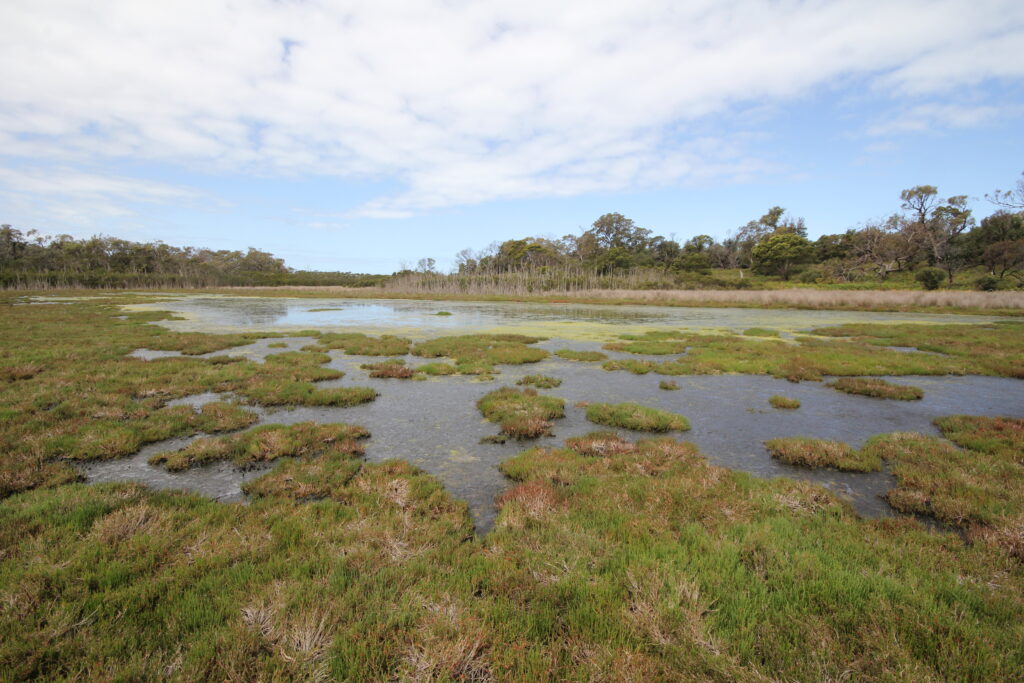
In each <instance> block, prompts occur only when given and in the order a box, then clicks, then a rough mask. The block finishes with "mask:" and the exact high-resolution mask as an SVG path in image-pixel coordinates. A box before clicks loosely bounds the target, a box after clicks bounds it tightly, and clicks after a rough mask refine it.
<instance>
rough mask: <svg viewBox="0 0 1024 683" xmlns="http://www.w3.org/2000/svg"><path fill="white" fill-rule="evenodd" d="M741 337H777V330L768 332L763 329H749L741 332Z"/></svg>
mask: <svg viewBox="0 0 1024 683" xmlns="http://www.w3.org/2000/svg"><path fill="white" fill-rule="evenodd" d="M743 335H744V336H746V337H778V336H779V331H778V330H769V329H767V328H764V327H751V328H748V329H746V330H743Z"/></svg>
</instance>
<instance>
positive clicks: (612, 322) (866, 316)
mask: <svg viewBox="0 0 1024 683" xmlns="http://www.w3.org/2000/svg"><path fill="white" fill-rule="evenodd" d="M126 308H129V309H130V310H147V311H155V310H163V311H172V312H174V313H175V314H177V315H179V316H181V317H183V318H185V319H184V320H168V321H161V322H160V323H159V324H161V325H164V326H166V327H168V328H170V329H174V330H181V331H186V330H188V331H199V332H232V331H252V329H253V328H259V329H261V330H268V331H271V330H272V331H285V332H295V331H298V330H304V329H318V330H333V331H337V330H354V331H360V332H367V333H371V334H381V333H386V334H402V335H405V336H409V337H412V338H416V339H422V338H425V337H435V336H438V335H443V334H467V333H472V332H481V331H494V330H502V331H513V332H514V331H518V332H523V333H526V334H538V335H541V336H547V337H561V338H570V339H591V340H595V339H607V338H609V337H611V336H614V335H618V334H622V333H624V332H632V331H639V330H646V329H650V328H652V327H669V328H674V329H688V330H707V329H720V330H730V331H736V330H745V329H747V328H750V327H768V328H772V329H777V330H782V331H794V330H806V329H809V328H812V327H818V326H824V325H839V324H843V323H862V322H932V323H937V322H960V323H972V322H988V321H993V320H998V318H996V317H992V316H965V315H944V314H933V313H875V312H863V311H816V310H792V309H764V308H685V307H674V306H611V305H598V304H571V303H569V304H537V303H514V302H475V301H412V300H402V299H379V300H375V299H285V298H259V297H224V296H210V295H197V296H184V297H181V298H179V299H176V300H174V301H164V302H161V303H153V304H138V305H133V306H129V307H126ZM321 308H322V309H329V310H322V311H316V310H314V309H321ZM440 311H448V312H450V313H451V314H452V315H450V316H439V315H437V313H438V312H440Z"/></svg>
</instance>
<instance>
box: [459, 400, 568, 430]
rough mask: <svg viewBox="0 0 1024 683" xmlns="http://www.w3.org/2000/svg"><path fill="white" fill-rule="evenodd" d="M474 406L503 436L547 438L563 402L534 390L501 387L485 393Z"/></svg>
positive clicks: (561, 411) (558, 416) (563, 411)
mask: <svg viewBox="0 0 1024 683" xmlns="http://www.w3.org/2000/svg"><path fill="white" fill-rule="evenodd" d="M476 405H477V408H479V410H480V413H481V414H482V415H483V416H484V417H485V418H487V419H488V420H490V421H491V422H494V423H497V424H498V425H500V427H501V433H502V434H503V435H504V436H507V437H511V438H513V439H535V438H537V437H539V436H546V435H550V434H551V427H552V423H551V420H555V419H558V418H561V417H565V401H563V400H562V399H560V398H555V397H554V396H542V395H540V394H538V393H537V392H536V390H534V389H513V388H511V387H504V388H502V389H498V390H496V391H492V392H490V393H489V394H486V395H485V396H484V397H483V398H481V399H480V400H479V401H477V404H476Z"/></svg>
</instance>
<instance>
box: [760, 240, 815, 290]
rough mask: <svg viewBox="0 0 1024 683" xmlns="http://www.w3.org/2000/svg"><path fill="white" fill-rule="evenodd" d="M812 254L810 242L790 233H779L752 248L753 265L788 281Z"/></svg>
mask: <svg viewBox="0 0 1024 683" xmlns="http://www.w3.org/2000/svg"><path fill="white" fill-rule="evenodd" d="M813 254H814V248H813V246H812V245H811V242H810V240H808V239H807V238H806V237H802V236H800V235H797V234H796V233H792V232H779V233H776V234H774V235H769V236H768V237H766V238H764V239H763V240H761V241H760V242H759V243H758V244H757V246H755V247H754V249H753V252H752V256H753V259H754V263H755V265H756V266H757V267H758V268H759V269H761V270H764V271H766V272H769V273H773V274H776V275H780V276H781V277H782V279H783V280H789V277H790V275H792V273H793V271H794V269H795V268H796V267H797V266H799V265H800V264H803V263H807V262H808V261H810V260H811V257H812V256H813Z"/></svg>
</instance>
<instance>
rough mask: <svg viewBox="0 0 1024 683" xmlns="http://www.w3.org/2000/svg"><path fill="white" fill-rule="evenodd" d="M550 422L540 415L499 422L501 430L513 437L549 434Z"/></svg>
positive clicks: (532, 437)
mask: <svg viewBox="0 0 1024 683" xmlns="http://www.w3.org/2000/svg"><path fill="white" fill-rule="evenodd" d="M551 427H552V424H551V422H549V421H548V420H545V419H544V418H542V417H518V418H513V419H511V420H508V421H507V422H502V423H501V431H502V432H504V433H505V434H507V435H508V436H510V437H512V438H513V439H536V438H537V437H540V436H547V435H549V434H551Z"/></svg>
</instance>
